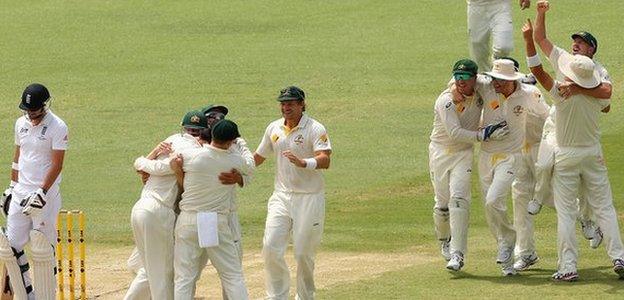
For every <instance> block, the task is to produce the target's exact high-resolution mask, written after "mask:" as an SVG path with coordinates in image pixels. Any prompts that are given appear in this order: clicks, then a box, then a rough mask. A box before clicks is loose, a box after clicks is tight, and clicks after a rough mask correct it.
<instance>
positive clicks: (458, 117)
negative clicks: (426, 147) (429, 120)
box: [429, 75, 483, 151]
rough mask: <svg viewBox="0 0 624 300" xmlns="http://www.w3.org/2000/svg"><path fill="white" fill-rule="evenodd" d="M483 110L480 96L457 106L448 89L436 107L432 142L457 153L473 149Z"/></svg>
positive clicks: (440, 97)
mask: <svg viewBox="0 0 624 300" xmlns="http://www.w3.org/2000/svg"><path fill="white" fill-rule="evenodd" d="M479 76H481V75H479ZM482 109H483V99H482V98H481V96H480V95H479V94H477V93H474V95H473V96H472V97H468V98H467V99H466V100H465V101H463V102H460V103H457V104H456V103H455V102H453V96H452V94H451V92H450V90H449V89H446V90H445V91H444V92H442V94H440V96H439V97H438V99H437V100H436V102H435V105H434V117H433V129H432V131H431V136H430V137H429V138H430V140H431V141H432V142H433V143H435V144H439V145H443V146H445V147H447V148H450V149H453V150H456V151H459V150H463V149H468V148H471V147H472V145H473V143H474V142H476V141H477V130H478V128H479V121H480V119H481V110H482Z"/></svg>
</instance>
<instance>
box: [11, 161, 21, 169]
mask: <svg viewBox="0 0 624 300" xmlns="http://www.w3.org/2000/svg"><path fill="white" fill-rule="evenodd" d="M11 169H13V170H16V171H18V170H19V164H18V163H16V162H12V163H11Z"/></svg>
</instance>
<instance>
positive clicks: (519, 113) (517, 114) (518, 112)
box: [513, 105, 524, 116]
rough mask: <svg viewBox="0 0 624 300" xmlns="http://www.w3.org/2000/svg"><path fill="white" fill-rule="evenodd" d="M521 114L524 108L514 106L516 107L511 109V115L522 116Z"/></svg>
mask: <svg viewBox="0 0 624 300" xmlns="http://www.w3.org/2000/svg"><path fill="white" fill-rule="evenodd" d="M522 112H524V107H522V105H516V107H514V108H513V113H514V114H515V115H516V116H519V115H521V114H522Z"/></svg>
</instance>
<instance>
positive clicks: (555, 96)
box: [549, 80, 565, 105]
mask: <svg viewBox="0 0 624 300" xmlns="http://www.w3.org/2000/svg"><path fill="white" fill-rule="evenodd" d="M559 85H561V82H559V81H556V80H555V81H554V82H553V86H552V88H551V89H550V91H549V93H550V96H552V98H553V104H554V105H557V104H559V103H561V102H563V101H564V100H565V98H563V97H561V96H559Z"/></svg>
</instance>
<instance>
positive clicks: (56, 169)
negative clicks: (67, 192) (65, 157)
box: [41, 164, 63, 192]
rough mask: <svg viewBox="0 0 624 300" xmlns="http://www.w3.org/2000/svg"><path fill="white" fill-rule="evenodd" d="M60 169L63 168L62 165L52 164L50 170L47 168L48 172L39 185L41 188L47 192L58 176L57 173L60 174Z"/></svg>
mask: <svg viewBox="0 0 624 300" xmlns="http://www.w3.org/2000/svg"><path fill="white" fill-rule="evenodd" d="M62 169H63V165H61V164H53V165H52V167H50V170H48V174H46V177H45V179H44V180H43V185H41V188H42V189H44V190H45V191H46V192H47V191H48V190H49V189H50V187H52V185H53V184H54V182H55V181H56V179H57V178H58V176H59V174H61V170H62Z"/></svg>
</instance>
